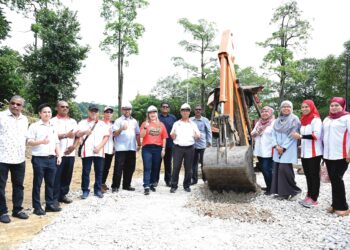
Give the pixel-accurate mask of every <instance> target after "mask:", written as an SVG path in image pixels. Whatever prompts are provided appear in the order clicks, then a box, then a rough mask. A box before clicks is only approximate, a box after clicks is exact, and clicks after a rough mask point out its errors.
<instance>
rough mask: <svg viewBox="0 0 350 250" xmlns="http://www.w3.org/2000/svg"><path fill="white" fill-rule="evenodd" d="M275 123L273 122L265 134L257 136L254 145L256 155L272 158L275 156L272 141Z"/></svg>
mask: <svg viewBox="0 0 350 250" xmlns="http://www.w3.org/2000/svg"><path fill="white" fill-rule="evenodd" d="M274 124H275V121H273V122H272V123H271V124H270V125H269V126H267V127H266V128H265V130H264V132H263V133H262V134H261V135H257V136H256V137H255V138H254V139H255V145H254V155H255V156H259V157H263V158H270V157H272V154H273V151H274V149H273V146H274V145H273V140H272V130H273V125H274ZM254 129H255V128H254ZM253 131H254V130H253Z"/></svg>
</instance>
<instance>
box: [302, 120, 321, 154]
mask: <svg viewBox="0 0 350 250" xmlns="http://www.w3.org/2000/svg"><path fill="white" fill-rule="evenodd" d="M300 134H301V135H312V137H313V138H314V140H311V139H301V158H312V157H316V156H320V155H322V154H323V144H322V121H321V119H320V118H314V119H312V121H311V123H310V124H308V125H306V126H301V128H300Z"/></svg>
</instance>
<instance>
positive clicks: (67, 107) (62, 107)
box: [60, 106, 69, 109]
mask: <svg viewBox="0 0 350 250" xmlns="http://www.w3.org/2000/svg"><path fill="white" fill-rule="evenodd" d="M60 108H61V109H64V108H66V109H69V106H60Z"/></svg>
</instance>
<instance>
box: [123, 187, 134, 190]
mask: <svg viewBox="0 0 350 250" xmlns="http://www.w3.org/2000/svg"><path fill="white" fill-rule="evenodd" d="M123 189H124V190H127V191H135V188H133V187H126V188H123Z"/></svg>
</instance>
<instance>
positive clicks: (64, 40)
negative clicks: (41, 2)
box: [24, 8, 88, 108]
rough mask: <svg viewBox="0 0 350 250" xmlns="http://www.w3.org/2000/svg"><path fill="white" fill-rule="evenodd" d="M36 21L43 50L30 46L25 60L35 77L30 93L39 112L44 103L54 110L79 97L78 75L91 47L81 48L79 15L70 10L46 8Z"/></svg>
mask: <svg viewBox="0 0 350 250" xmlns="http://www.w3.org/2000/svg"><path fill="white" fill-rule="evenodd" d="M36 17H37V19H36V20H37V23H36V25H35V26H36V27H37V32H38V37H39V38H40V39H41V41H42V47H40V48H38V49H36V48H35V46H29V48H28V51H27V54H26V55H25V56H24V61H25V68H26V70H27V72H28V73H29V75H30V76H31V82H30V83H29V86H28V93H29V98H30V100H31V103H32V105H33V106H34V107H35V108H36V107H37V106H38V105H39V104H40V103H44V102H46V103H49V104H50V105H51V106H52V107H54V106H55V104H56V101H57V100H58V99H64V100H67V101H69V100H71V99H72V98H74V97H75V96H74V91H75V89H76V88H77V87H78V85H79V83H78V82H77V81H76V75H77V74H78V73H79V72H80V69H81V67H82V66H83V65H82V61H83V60H84V59H85V58H86V56H87V52H88V47H87V46H81V45H79V40H80V39H81V38H80V36H79V31H80V24H79V22H78V21H77V16H76V13H74V12H72V11H70V10H69V9H67V8H64V9H62V10H58V11H57V12H55V11H53V10H49V9H46V8H44V9H42V10H40V11H39V12H38V13H37V16H36ZM32 27H33V26H32Z"/></svg>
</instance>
